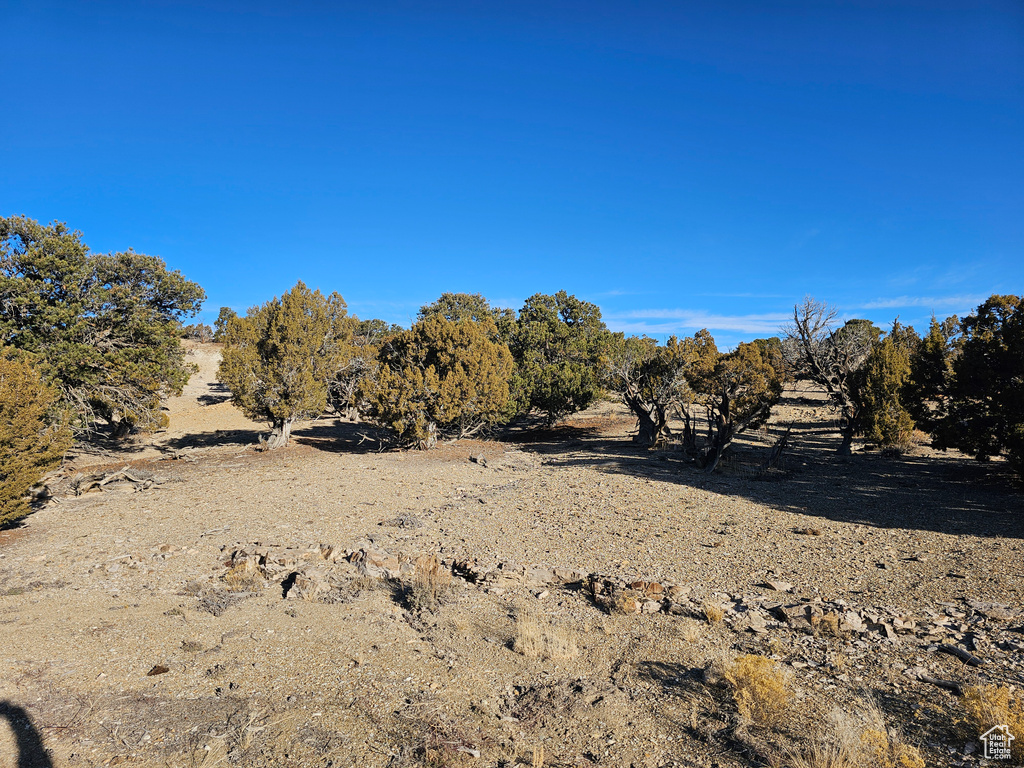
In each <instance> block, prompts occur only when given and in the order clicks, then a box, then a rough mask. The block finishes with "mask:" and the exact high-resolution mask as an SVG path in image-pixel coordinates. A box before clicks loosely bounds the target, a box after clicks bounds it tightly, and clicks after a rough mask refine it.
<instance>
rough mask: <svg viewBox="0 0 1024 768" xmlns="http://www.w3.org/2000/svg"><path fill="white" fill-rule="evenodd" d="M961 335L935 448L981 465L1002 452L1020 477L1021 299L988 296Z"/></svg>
mask: <svg viewBox="0 0 1024 768" xmlns="http://www.w3.org/2000/svg"><path fill="white" fill-rule="evenodd" d="M961 330H962V337H961V338H960V340H959V343H958V345H957V347H958V350H957V351H958V354H957V355H956V356H955V358H954V360H953V378H952V381H951V383H950V387H949V402H948V408H949V413H948V415H947V417H946V418H945V419H944V421H943V423H942V424H940V425H939V427H938V428H937V430H936V433H935V434H936V445H937V446H938V447H940V448H947V447H948V448H959V449H960V450H961V451H964V452H966V453H969V454H971V455H973V456H975V457H976V458H978V459H980V460H985V459H988V458H990V457H992V456H998V455H1000V454H1002V453H1006V454H1007V455H1008V457H1009V460H1010V464H1011V466H1012V467H1013V468H1014V470H1015V471H1016V472H1017V473H1018V474H1022V475H1024V298H1021V297H1020V296H998V295H996V296H991V297H989V298H988V300H986V301H985V302H984V303H983V304H982V305H981V306H979V307H978V308H977V310H975V311H974V312H973V313H972V314H970V315H968V316H967V317H965V318H964V319H963V321H962V322H961Z"/></svg>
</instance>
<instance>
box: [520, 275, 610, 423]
mask: <svg viewBox="0 0 1024 768" xmlns="http://www.w3.org/2000/svg"><path fill="white" fill-rule="evenodd" d="M501 330H502V337H503V338H504V339H505V341H506V343H507V344H508V346H509V349H510V350H511V352H512V355H513V357H514V358H515V361H516V375H515V381H514V383H513V391H514V393H515V397H516V399H517V407H518V409H519V410H520V411H523V412H527V411H530V410H538V411H540V412H541V413H543V414H545V416H546V417H547V421H548V423H549V424H551V423H554V422H555V421H557V420H558V419H559V418H562V417H564V416H567V415H569V414H570V413H575V412H576V411H580V410H583V409H584V408H586V407H588V406H589V405H590V404H591V403H592V402H593V401H594V399H595V398H596V397H597V396H598V395H599V394H600V392H601V370H602V366H603V361H604V356H605V353H606V351H607V350H606V347H607V344H608V342H609V339H610V336H609V333H608V329H607V328H606V327H605V324H604V322H603V321H602V320H601V310H600V309H599V308H598V307H597V305H595V304H591V303H590V302H587V301H581V300H580V299H577V298H576V297H575V296H571V295H569V294H568V293H566V292H565V291H559V292H558V293H556V294H555V295H553V296H548V295H544V294H539V293H538V294H535V295H534V296H531V297H530V298H529V299H527V300H526V303H525V304H524V305H523V308H522V309H521V310H520V311H519V316H518V318H517V320H516V321H515V322H514V323H512V322H507V321H506V322H504V323H503V324H502V328H501Z"/></svg>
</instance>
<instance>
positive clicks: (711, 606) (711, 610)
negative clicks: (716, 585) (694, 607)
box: [700, 600, 725, 624]
mask: <svg viewBox="0 0 1024 768" xmlns="http://www.w3.org/2000/svg"><path fill="white" fill-rule="evenodd" d="M700 610H701V613H703V614H704V618H705V619H707V620H708V624H717V623H718V622H720V621H721V620H722V619H724V618H725V611H724V610H723V609H722V606H720V605H719V604H718V603H713V602H711V601H710V600H705V601H704V602H703V603H701V605H700Z"/></svg>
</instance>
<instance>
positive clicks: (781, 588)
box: [765, 581, 793, 592]
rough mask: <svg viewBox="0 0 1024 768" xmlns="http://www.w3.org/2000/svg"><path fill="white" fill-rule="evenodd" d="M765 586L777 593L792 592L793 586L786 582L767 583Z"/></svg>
mask: <svg viewBox="0 0 1024 768" xmlns="http://www.w3.org/2000/svg"><path fill="white" fill-rule="evenodd" d="M765 585H766V586H767V587H768V588H769V589H774V590H775V591H776V592H792V591H793V585H792V584H790V583H788V582H785V581H766V582H765Z"/></svg>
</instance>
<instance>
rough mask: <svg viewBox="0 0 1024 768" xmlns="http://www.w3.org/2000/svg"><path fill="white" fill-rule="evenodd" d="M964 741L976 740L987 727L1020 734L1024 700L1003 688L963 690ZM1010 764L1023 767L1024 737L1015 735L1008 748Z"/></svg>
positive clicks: (981, 686) (1005, 687)
mask: <svg viewBox="0 0 1024 768" xmlns="http://www.w3.org/2000/svg"><path fill="white" fill-rule="evenodd" d="M963 703H964V710H965V712H966V719H965V721H964V726H965V728H964V730H965V734H966V735H967V737H968V738H975V739H977V738H980V737H981V735H982V734H983V733H985V732H987V731H988V730H989V729H990V728H993V727H994V726H997V725H1005V726H1008V727H1009V729H1010V733H1012V734H1014V735H1015V736H1016V735H1017V734H1024V699H1022V697H1021V694H1020V692H1019V691H1011V690H1010V689H1009V688H1008V687H1007V686H1004V685H979V686H972V687H970V688H968V689H967V690H965V691H964V698H963ZM1010 755H1011V758H1012V759H1011V761H1010V762H1011V764H1013V765H1024V737H1021V736H1017V737H1016V738H1015V739H1014V740H1013V742H1012V744H1011V746H1010Z"/></svg>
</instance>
